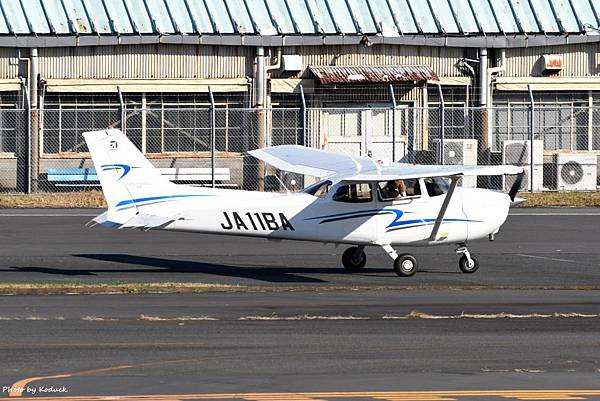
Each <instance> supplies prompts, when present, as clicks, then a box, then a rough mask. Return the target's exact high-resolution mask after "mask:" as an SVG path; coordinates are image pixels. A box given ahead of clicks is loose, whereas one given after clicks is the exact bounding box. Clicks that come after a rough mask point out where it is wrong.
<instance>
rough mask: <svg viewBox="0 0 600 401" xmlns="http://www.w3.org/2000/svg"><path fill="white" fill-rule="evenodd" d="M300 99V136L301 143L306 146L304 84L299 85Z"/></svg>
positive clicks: (306, 129)
mask: <svg viewBox="0 0 600 401" xmlns="http://www.w3.org/2000/svg"><path fill="white" fill-rule="evenodd" d="M300 99H301V100H302V137H303V145H304V146H308V127H307V125H306V120H307V118H306V98H305V97H304V86H303V85H300Z"/></svg>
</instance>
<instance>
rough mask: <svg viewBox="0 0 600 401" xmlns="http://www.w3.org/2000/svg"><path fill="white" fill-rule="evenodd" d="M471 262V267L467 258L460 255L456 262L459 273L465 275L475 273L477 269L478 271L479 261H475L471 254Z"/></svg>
mask: <svg viewBox="0 0 600 401" xmlns="http://www.w3.org/2000/svg"><path fill="white" fill-rule="evenodd" d="M471 260H472V261H473V265H472V266H469V260H468V259H467V256H466V255H462V256H461V257H460V260H459V261H458V267H460V271H462V272H463V273H467V274H471V273H475V272H476V271H477V269H479V260H478V259H477V256H475V255H473V254H471Z"/></svg>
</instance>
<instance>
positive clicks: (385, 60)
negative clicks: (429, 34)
mask: <svg viewBox="0 0 600 401" xmlns="http://www.w3.org/2000/svg"><path fill="white" fill-rule="evenodd" d="M284 54H299V55H301V56H302V59H303V63H304V66H305V67H307V66H309V65H367V64H371V65H383V64H426V65H429V66H431V68H433V70H434V71H435V72H436V74H437V75H438V76H440V77H445V76H449V77H456V76H462V75H463V74H462V73H461V72H460V71H459V70H458V69H457V68H456V67H455V64H456V62H457V60H458V59H459V58H462V57H464V50H463V49H461V48H446V47H424V46H399V45H375V46H370V47H366V46H354V45H352V46H303V47H300V46H299V47H286V48H284ZM299 75H300V76H301V77H302V78H305V77H308V76H309V74H308V72H307V71H306V70H304V71H302V72H301V73H300V74H299Z"/></svg>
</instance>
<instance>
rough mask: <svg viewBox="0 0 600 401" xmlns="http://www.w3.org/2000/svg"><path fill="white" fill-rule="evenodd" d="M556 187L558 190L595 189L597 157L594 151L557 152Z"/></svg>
mask: <svg viewBox="0 0 600 401" xmlns="http://www.w3.org/2000/svg"><path fill="white" fill-rule="evenodd" d="M554 157H555V160H556V189H558V190H559V191H595V190H596V176H597V174H598V172H597V170H598V158H597V156H596V154H595V153H589V152H587V153H568V152H564V153H558V154H556V155H555V156H554Z"/></svg>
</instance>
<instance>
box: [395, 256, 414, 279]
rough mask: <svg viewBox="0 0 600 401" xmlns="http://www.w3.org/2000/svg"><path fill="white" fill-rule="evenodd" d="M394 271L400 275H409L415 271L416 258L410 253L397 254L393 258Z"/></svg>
mask: <svg viewBox="0 0 600 401" xmlns="http://www.w3.org/2000/svg"><path fill="white" fill-rule="evenodd" d="M394 271H395V272H396V274H397V275H398V276H400V277H410V276H412V275H414V274H415V273H416V272H417V259H416V258H415V257H414V256H413V255H411V254H410V253H403V254H402V255H398V257H397V258H396V260H394Z"/></svg>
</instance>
